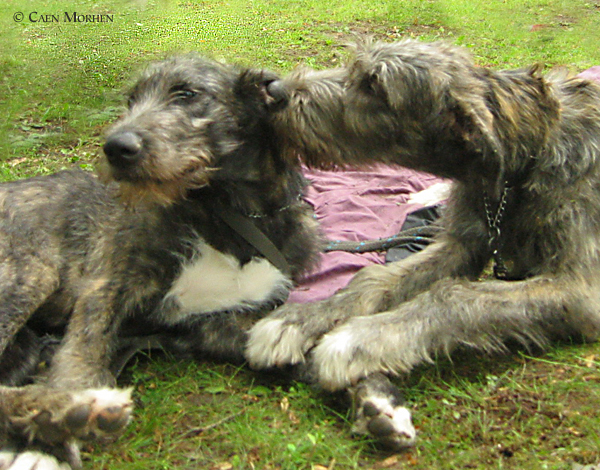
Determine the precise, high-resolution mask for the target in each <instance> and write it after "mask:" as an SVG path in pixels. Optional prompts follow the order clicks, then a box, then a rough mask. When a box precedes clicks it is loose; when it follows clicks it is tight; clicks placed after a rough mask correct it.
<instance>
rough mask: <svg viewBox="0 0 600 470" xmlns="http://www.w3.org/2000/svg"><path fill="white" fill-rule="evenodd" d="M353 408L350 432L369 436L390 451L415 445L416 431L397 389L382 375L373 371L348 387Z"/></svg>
mask: <svg viewBox="0 0 600 470" xmlns="http://www.w3.org/2000/svg"><path fill="white" fill-rule="evenodd" d="M349 393H350V396H351V399H352V407H353V409H354V424H353V426H352V432H353V433H355V434H360V435H366V436H370V437H372V438H373V439H375V440H376V441H377V442H378V443H379V444H381V445H383V446H385V447H386V448H388V449H392V450H401V449H405V448H407V447H412V446H414V445H415V441H416V437H417V433H416V431H415V428H414V426H413V423H412V417H411V414H410V411H409V410H408V408H406V407H405V406H404V399H403V398H402V395H401V394H400V391H399V390H398V389H397V388H396V387H395V386H394V385H393V384H392V383H391V382H390V381H389V379H388V378H387V377H385V376H384V375H383V374H373V375H370V376H369V377H367V378H366V379H364V380H362V381H360V382H359V383H358V384H357V385H356V386H354V387H351V388H350V389H349Z"/></svg>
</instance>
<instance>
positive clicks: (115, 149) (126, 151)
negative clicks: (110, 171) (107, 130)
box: [104, 131, 143, 168]
mask: <svg viewBox="0 0 600 470" xmlns="http://www.w3.org/2000/svg"><path fill="white" fill-rule="evenodd" d="M142 148H143V141H142V138H141V137H140V136H139V135H138V134H136V133H135V132H131V131H125V132H118V133H116V134H112V135H111V136H109V137H108V139H107V140H106V143H105V144H104V154H105V155H106V158H107V160H108V163H110V164H111V165H112V166H114V167H115V168H127V167H129V166H131V165H133V164H135V163H136V162H137V161H138V160H139V159H140V158H141V156H142Z"/></svg>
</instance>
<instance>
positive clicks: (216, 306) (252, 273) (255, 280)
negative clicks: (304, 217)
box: [165, 242, 292, 323]
mask: <svg viewBox="0 0 600 470" xmlns="http://www.w3.org/2000/svg"><path fill="white" fill-rule="evenodd" d="M291 286H292V284H291V281H290V280H289V279H288V278H287V277H286V276H285V275H284V274H283V273H282V272H281V271H279V270H278V269H277V268H275V267H274V266H273V265H272V264H271V263H269V262H268V261H267V260H266V259H264V258H255V259H253V260H251V261H250V262H248V263H246V264H245V265H243V266H240V263H239V261H238V260H237V259H236V258H235V257H234V256H232V255H228V254H225V253H222V252H220V251H218V250H216V249H214V248H213V247H211V246H210V245H208V244H206V243H204V242H201V243H199V246H198V255H197V256H196V257H194V259H192V260H191V261H190V262H189V263H186V264H185V265H184V266H183V269H182V271H181V273H180V274H179V277H178V278H177V279H176V280H175V282H174V283H173V285H172V286H171V289H170V290H169V292H168V293H167V295H166V297H165V299H169V298H173V299H175V300H176V301H177V303H178V304H179V306H180V307H181V312H180V314H179V315H178V316H176V317H170V318H165V320H166V321H167V322H169V323H177V322H180V321H182V320H184V319H186V318H187V317H189V316H191V315H195V314H201V313H211V312H218V311H223V310H241V309H243V308H245V307H248V306H250V305H253V304H261V303H265V302H267V301H270V300H274V299H277V298H283V297H284V296H285V294H287V292H288V291H289V290H290V289H291Z"/></svg>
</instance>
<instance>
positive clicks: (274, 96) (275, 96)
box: [266, 80, 289, 110]
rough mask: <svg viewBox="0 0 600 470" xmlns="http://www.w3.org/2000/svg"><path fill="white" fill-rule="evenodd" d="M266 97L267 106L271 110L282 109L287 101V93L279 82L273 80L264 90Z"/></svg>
mask: <svg viewBox="0 0 600 470" xmlns="http://www.w3.org/2000/svg"><path fill="white" fill-rule="evenodd" d="M266 91H267V96H268V99H269V101H268V105H269V108H270V109H272V110H278V109H282V108H284V107H285V106H286V105H287V104H288V101H289V93H288V92H287V90H286V89H285V86H284V85H283V83H282V81H281V80H273V81H272V82H271V83H269V84H268V85H267V88H266Z"/></svg>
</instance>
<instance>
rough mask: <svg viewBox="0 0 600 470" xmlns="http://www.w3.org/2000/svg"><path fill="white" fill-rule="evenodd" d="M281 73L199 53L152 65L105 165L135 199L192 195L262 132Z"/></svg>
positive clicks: (113, 137) (116, 130)
mask: <svg viewBox="0 0 600 470" xmlns="http://www.w3.org/2000/svg"><path fill="white" fill-rule="evenodd" d="M276 78H277V77H276V76H274V75H273V74H271V73H269V72H264V71H260V70H239V69H237V68H234V67H231V66H227V65H223V64H220V63H217V62H214V61H211V60H207V59H204V58H200V57H197V56H195V55H181V56H176V57H172V58H169V59H167V60H164V61H161V62H158V63H154V64H152V65H150V66H149V67H148V68H147V70H146V71H145V72H144V73H143V74H142V76H141V77H140V78H139V80H138V81H137V82H136V84H135V85H134V86H133V88H132V90H131V92H130V93H129V97H128V101H127V110H126V112H125V113H124V115H123V116H122V117H121V119H119V121H118V122H117V123H116V124H115V125H114V126H113V127H112V128H111V129H110V131H109V134H108V136H107V138H106V142H105V144H104V153H105V155H106V162H107V163H108V165H107V169H106V170H105V172H106V173H108V176H109V178H111V179H113V180H115V181H117V182H118V183H119V185H120V191H121V195H122V197H123V199H124V200H125V201H126V202H129V203H134V204H135V203H138V202H142V201H145V202H149V201H150V202H159V203H161V204H164V205H168V204H171V203H173V202H177V201H178V200H181V199H182V198H185V197H186V194H187V193H188V192H189V191H190V190H192V189H195V188H199V187H202V186H205V185H207V184H209V183H210V181H211V178H212V176H213V175H214V174H215V173H216V172H218V171H220V169H221V168H222V167H223V166H224V165H226V164H227V163H228V162H227V159H226V156H227V155H230V154H232V153H234V152H235V151H236V150H237V149H238V148H239V147H241V146H243V145H244V143H245V139H247V138H248V137H249V136H252V135H253V133H260V131H261V129H260V128H261V126H264V125H266V122H267V120H266V118H267V115H268V104H269V103H270V101H272V99H271V98H270V97H269V96H268V94H267V93H266V92H265V89H266V87H267V85H268V84H269V83H270V82H271V81H273V80H275V79H276ZM239 164H240V165H243V162H239Z"/></svg>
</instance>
